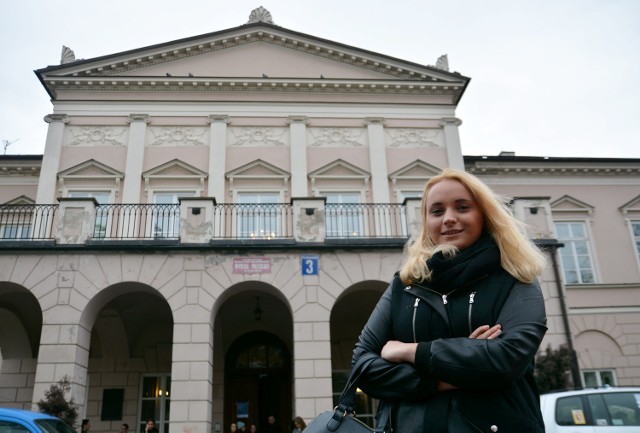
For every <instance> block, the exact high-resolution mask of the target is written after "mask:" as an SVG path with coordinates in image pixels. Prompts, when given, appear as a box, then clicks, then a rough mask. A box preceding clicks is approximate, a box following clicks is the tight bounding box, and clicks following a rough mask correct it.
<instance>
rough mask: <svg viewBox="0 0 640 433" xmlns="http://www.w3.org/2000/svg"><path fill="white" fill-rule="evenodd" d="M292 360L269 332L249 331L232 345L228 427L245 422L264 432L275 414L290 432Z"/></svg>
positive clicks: (228, 364)
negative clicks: (271, 416)
mask: <svg viewBox="0 0 640 433" xmlns="http://www.w3.org/2000/svg"><path fill="white" fill-rule="evenodd" d="M290 360H291V357H290V355H289V351H288V350H287V347H286V345H285V344H284V342H283V341H282V340H280V339H279V338H278V337H276V336H275V335H274V334H271V333H269V332H264V331H255V332H250V333H247V334H244V335H242V336H241V337H239V338H238V339H236V340H235V341H234V342H233V343H232V345H231V347H230V348H229V351H228V352H227V359H226V361H225V365H226V368H225V393H224V396H225V397H224V400H225V402H224V408H225V409H224V412H225V417H224V418H225V419H226V420H228V421H227V425H228V424H229V423H231V422H236V421H243V422H244V423H245V424H247V425H250V424H256V426H257V428H258V431H261V430H262V429H263V428H264V425H265V424H266V422H267V417H268V416H269V415H274V416H275V417H276V419H277V420H278V422H279V424H280V426H281V427H283V428H284V430H283V432H284V431H285V430H287V429H288V423H289V419H290V417H291V413H292V411H291V361H290ZM226 427H227V426H225V428H226Z"/></svg>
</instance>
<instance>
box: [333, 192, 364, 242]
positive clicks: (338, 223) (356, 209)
mask: <svg viewBox="0 0 640 433" xmlns="http://www.w3.org/2000/svg"><path fill="white" fill-rule="evenodd" d="M323 196H324V197H326V198H327V204H326V233H327V237H331V238H352V237H362V236H364V235H365V234H364V215H363V212H362V208H361V206H360V201H361V194H360V193H359V192H329V193H324V194H323Z"/></svg>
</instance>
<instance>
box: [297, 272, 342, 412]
mask: <svg viewBox="0 0 640 433" xmlns="http://www.w3.org/2000/svg"><path fill="white" fill-rule="evenodd" d="M303 285H304V288H303V291H304V297H305V301H306V302H305V304H304V305H303V306H302V307H301V308H299V309H298V310H297V311H295V312H294V314H293V321H294V322H293V347H294V350H293V371H294V382H295V389H294V394H295V395H294V402H295V408H294V413H295V414H296V415H299V416H301V417H302V418H304V419H307V420H310V419H313V418H315V416H316V415H318V414H319V413H321V412H323V411H325V410H327V409H328V408H331V407H333V388H332V384H331V335H330V316H331V307H332V305H325V302H328V300H327V299H321V297H320V296H319V294H318V292H319V291H320V288H319V278H318V276H317V275H308V276H304V277H303Z"/></svg>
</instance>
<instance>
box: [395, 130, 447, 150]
mask: <svg viewBox="0 0 640 433" xmlns="http://www.w3.org/2000/svg"><path fill="white" fill-rule="evenodd" d="M385 133H386V139H387V147H444V134H443V132H442V130H441V129H415V128H388V129H385Z"/></svg>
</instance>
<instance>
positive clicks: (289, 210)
mask: <svg viewBox="0 0 640 433" xmlns="http://www.w3.org/2000/svg"><path fill="white" fill-rule="evenodd" d="M292 238H293V206H292V205H291V204H287V203H220V204H217V205H216V206H214V209H213V239H247V240H272V239H292Z"/></svg>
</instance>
